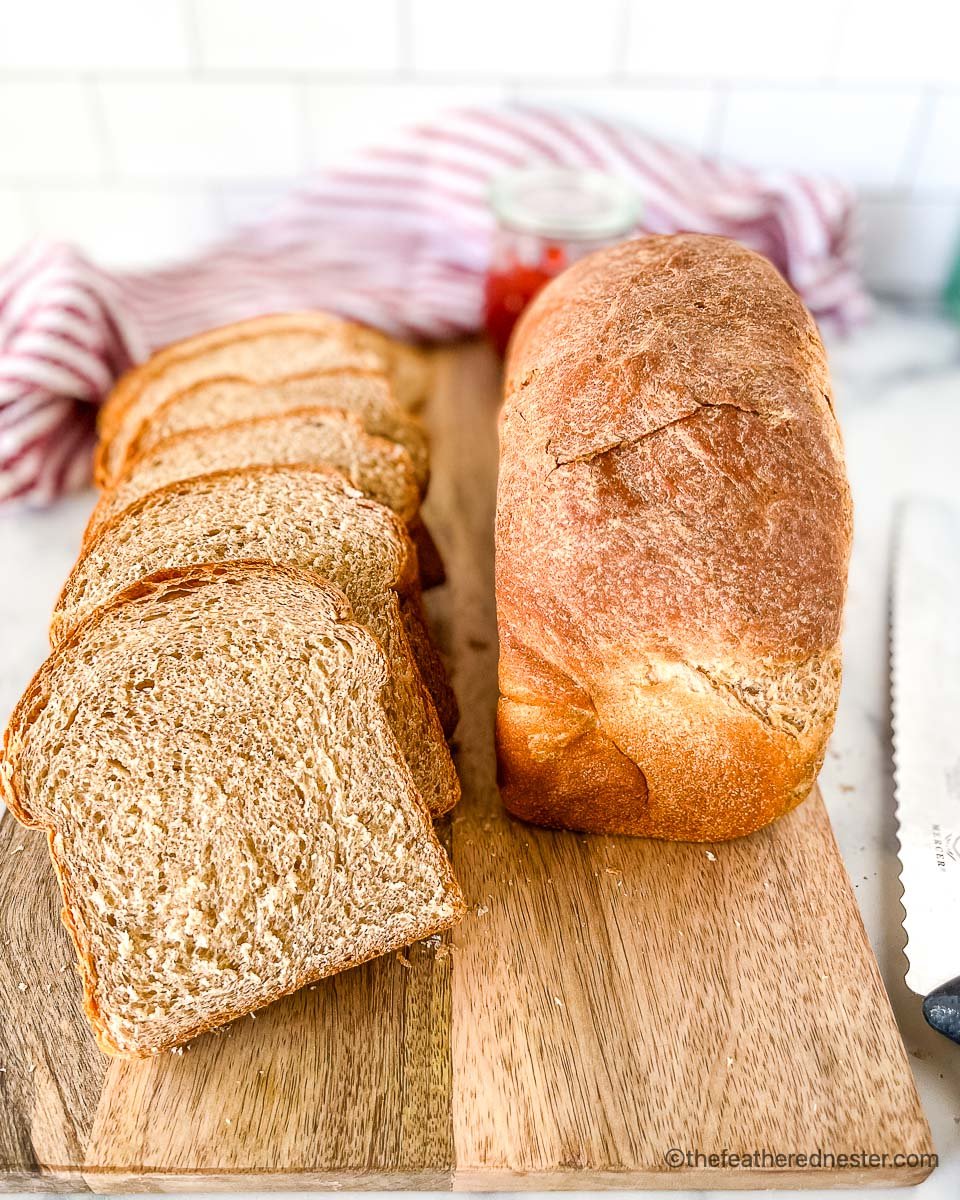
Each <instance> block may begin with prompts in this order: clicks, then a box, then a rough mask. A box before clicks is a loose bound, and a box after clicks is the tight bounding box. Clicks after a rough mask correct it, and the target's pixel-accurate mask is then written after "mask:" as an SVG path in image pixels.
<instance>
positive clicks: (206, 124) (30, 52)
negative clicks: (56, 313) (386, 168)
mask: <svg viewBox="0 0 960 1200" xmlns="http://www.w3.org/2000/svg"><path fill="white" fill-rule="evenodd" d="M958 47H960V2H958V0H911V3H910V4H909V5H908V6H904V5H903V4H902V3H895V2H894V0H841V3H839V4H837V3H836V2H835V0H807V3H806V4H805V6H804V8H803V11H802V13H800V12H798V10H796V8H795V7H793V8H791V7H790V6H787V5H782V4H772V3H770V0H724V3H722V4H721V3H719V2H718V0H671V3H669V4H666V5H653V4H651V3H650V2H649V0H563V2H562V3H558V2H557V0H484V2H483V3H480V0H351V2H350V3H349V4H333V3H325V2H323V0H268V2H267V3H266V4H264V3H261V2H260V0H151V2H148V3H139V4H138V3H133V2H131V0H28V2H24V0H21V2H20V3H14V2H12V0H11V2H10V3H3V2H2V0H0V257H3V256H4V255H6V254H7V253H9V251H10V250H11V249H12V248H13V247H15V246H16V245H18V244H19V243H20V242H21V241H22V240H23V239H25V238H28V237H31V236H34V235H37V234H42V235H51V236H62V237H68V238H72V239H74V240H76V241H78V242H79V243H80V244H81V245H82V246H83V247H84V248H86V249H87V250H88V251H89V252H90V253H92V254H94V255H95V256H96V257H97V258H99V259H100V260H101V261H104V262H107V263H111V264H118V265H119V264H125V263H130V264H141V263H143V262H146V261H160V260H163V259H167V258H170V257H174V256H176V255H178V254H184V253H187V252H189V251H190V250H191V249H193V248H195V247H196V246H197V245H198V244H201V243H202V242H203V241H204V240H205V239H207V238H208V237H214V236H217V235H218V234H219V233H221V232H223V231H224V230H225V229H226V228H227V226H228V225H231V224H235V223H238V222H242V221H246V220H250V219H253V218H254V217H256V216H257V215H259V214H260V213H261V212H263V211H264V210H265V209H266V208H268V207H270V206H271V205H272V203H273V202H274V201H275V200H276V199H277V198H278V197H279V196H281V195H282V194H283V193H284V192H285V191H286V190H287V188H288V187H289V186H290V184H291V181H293V180H295V179H298V178H301V177H302V176H303V175H304V174H306V173H308V172H309V171H310V170H311V169H316V168H319V167H322V166H323V165H326V164H329V163H334V162H337V161H339V160H342V159H343V158H344V157H345V156H346V155H349V153H350V152H351V151H352V150H353V149H355V148H357V147H359V146H363V145H365V144H370V143H374V142H377V141H380V140H382V139H385V138H389V137H390V136H391V135H392V134H393V132H394V131H395V130H397V129H399V128H400V127H402V126H405V125H407V124H411V123H417V122H420V121H423V120H427V119H429V118H430V117H432V116H433V115H435V114H436V113H438V112H440V111H442V110H443V109H445V108H450V107H455V106H463V105H473V104H490V103H496V102H497V101H499V100H501V99H504V98H507V97H510V98H516V99H520V100H526V101H531V102H536V103H542V104H555V105H568V106H573V107H575V108H577V109H580V110H585V111H587V112H597V113H601V114H610V115H614V116H619V117H622V118H625V119H627V120H630V121H633V122H634V123H636V124H637V125H639V126H641V127H642V128H644V129H647V130H648V131H649V132H650V133H652V134H654V135H655V136H658V137H662V138H666V139H670V140H673V141H676V142H678V143H680V144H683V145H686V146H690V147H693V148H695V149H699V150H703V151H705V152H708V153H720V154H724V155H728V156H731V157H733V158H735V159H740V160H742V161H744V162H748V163H756V164H766V165H773V166H782V167H793V168H796V169H798V170H807V171H815V172H820V173H826V174H831V175H836V176H838V177H840V178H842V179H844V180H846V181H847V182H848V183H850V184H851V185H852V186H854V187H855V188H858V189H860V190H861V191H863V192H864V193H865V201H864V229H863V248H864V256H865V267H866V271H867V276H868V278H869V279H870V280H871V281H872V282H874V283H875V284H876V285H877V286H878V287H881V286H882V287H883V288H884V289H886V290H897V289H898V288H899V289H901V290H905V291H908V292H912V293H918V292H927V291H931V290H934V289H935V288H936V287H937V286H939V284H940V282H941V281H942V279H943V278H944V276H945V274H946V270H947V267H948V262H947V260H948V259H949V257H950V253H951V246H950V243H951V238H952V234H953V229H954V222H955V221H956V220H957V214H958V213H960V49H958Z"/></svg>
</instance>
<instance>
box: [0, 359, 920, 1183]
mask: <svg viewBox="0 0 960 1200" xmlns="http://www.w3.org/2000/svg"><path fill="white" fill-rule="evenodd" d="M439 367H440V369H439V380H438V387H437V392H436V395H435V397H434V400H433V403H432V406H431V411H430V422H431V426H432V431H433V440H434V482H433V485H432V488H431V496H430V501H429V505H428V514H427V515H428V519H429V521H430V524H431V526H432V528H433V530H434V533H435V535H436V538H437V541H438V542H439V543H440V545H441V548H442V550H443V552H444V555H445V557H446V560H447V564H448V569H449V574H450V582H449V584H448V585H447V586H446V587H445V588H443V589H441V590H440V591H438V592H437V593H435V594H434V595H433V596H432V597H431V608H432V616H433V617H434V620H435V624H436V629H437V633H438V637H439V639H440V641H441V644H442V645H443V646H444V648H445V649H446V650H447V651H448V652H449V655H450V660H451V664H452V667H453V674H454V681H455V684H456V688H457V692H458V694H459V697H460V703H461V706H462V708H463V721H462V723H461V726H460V730H459V733H458V738H457V746H456V749H457V757H458V763H459V768H460V773H461V776H462V779H463V784H464V798H463V801H462V803H461V804H460V806H459V807H458V808H457V810H456V811H455V813H454V815H453V817H452V820H451V821H450V822H449V824H448V825H447V827H446V829H445V831H444V836H445V838H446V840H447V844H448V846H450V847H451V849H452V854H453V858H454V864H455V867H456V872H457V874H458V876H459V878H460V880H461V882H462V884H463V889H464V891H465V893H466V895H467V898H468V901H469V902H470V904H471V905H472V908H471V911H470V914H469V915H468V916H467V918H466V919H465V920H464V922H463V923H462V925H461V926H460V927H459V928H458V929H457V930H456V931H455V932H454V933H453V935H452V937H451V938H449V939H447V940H445V941H444V942H442V943H438V944H435V945H431V944H421V945H418V946H414V947H413V948H412V949H411V950H410V951H409V952H408V954H407V955H405V956H401V955H391V956H389V957H388V958H385V959H382V960H380V961H378V962H372V963H369V964H367V965H366V966H364V967H360V968H358V969H356V970H354V971H350V972H347V973H346V974H344V975H341V976H338V977H336V978H334V979H331V980H328V981H326V982H325V983H322V984H319V985H317V986H316V987H313V988H309V989H307V990H305V991H303V992H301V993H299V994H297V995H295V996H292V997H289V998H288V999H286V1000H284V1001H281V1002H280V1003H278V1004H275V1005H273V1006H272V1007H270V1008H269V1009H265V1010H264V1011H262V1012H261V1013H259V1014H258V1015H257V1017H256V1019H252V1018H247V1019H244V1020H242V1021H239V1022H237V1023H235V1024H234V1025H232V1026H230V1027H229V1028H228V1029H226V1030H225V1031H223V1032H221V1033H220V1034H219V1035H215V1034H210V1035H207V1036H206V1037H203V1038H200V1039H198V1040H197V1041H195V1042H194V1043H193V1044H192V1045H190V1046H189V1047H188V1048H187V1049H186V1050H185V1052H184V1053H182V1054H166V1055H163V1056H161V1057H159V1058H157V1059H155V1060H153V1061H151V1062H145V1063H143V1062H140V1063H133V1064H127V1063H122V1062H119V1061H110V1060H107V1059H105V1058H103V1057H102V1056H101V1055H100V1054H99V1053H98V1052H97V1050H96V1049H95V1048H94V1045H93V1040H92V1038H91V1037H90V1034H89V1032H88V1030H87V1027H86V1024H85V1022H84V1020H83V1018H82V1015H81V1012H80V1006H79V1001H78V988H77V982H76V977H75V974H74V970H73V955H72V950H71V948H70V946H69V943H68V939H67V935H66V933H65V932H64V930H63V929H62V927H61V925H60V921H59V898H58V895H57V892H56V888H55V886H54V881H53V876H52V874H51V871H50V870H49V867H48V864H47V861H46V858H47V856H46V847H45V845H44V839H43V838H42V837H41V836H40V835H38V834H36V833H32V832H30V831H26V830H23V829H21V828H20V827H19V826H17V825H16V824H15V823H14V822H13V821H12V820H11V819H10V818H9V817H5V818H4V821H3V825H2V829H0V922H2V927H0V1005H2V1013H3V1020H2V1025H0V1186H3V1187H5V1188H6V1189H11V1190H19V1189H44V1190H57V1189H60V1190H70V1191H78V1190H82V1189H84V1188H89V1189H91V1190H99V1191H120V1192H122V1191H142V1190H148V1189H165V1190H177V1189H178V1190H183V1189H185V1188H192V1189H195V1190H198V1191H208V1190H210V1189H212V1188H228V1187H229V1188H241V1187H242V1188H247V1189H249V1188H278V1189H281V1188H282V1189H290V1188H315V1189H327V1188H330V1189H332V1188H394V1187H398V1188H400V1187H402V1188H429V1189H450V1188H454V1189H457V1190H466V1189H477V1190H481V1189H482V1190H494V1189H508V1190H517V1189H536V1188H564V1189H585V1190H586V1189H596V1188H721V1187H777V1186H780V1187H829V1186H843V1185H849V1186H857V1185H866V1184H885V1183H886V1184H891V1183H894V1184H908V1183H916V1182H917V1181H918V1180H920V1179H922V1178H923V1177H924V1176H925V1175H926V1174H928V1172H929V1166H928V1165H924V1164H923V1163H922V1162H919V1161H917V1160H911V1163H910V1165H905V1166H899V1165H895V1163H894V1156H895V1155H898V1154H899V1155H916V1156H920V1155H924V1154H929V1152H930V1151H931V1148H932V1147H931V1143H930V1133H929V1129H928V1127H927V1123H926V1121H925V1119H924V1116H923V1113H922V1111H921V1108H920V1104H919V1101H918V1098H917V1093H916V1090H915V1087H914V1083H913V1078H912V1076H911V1073H910V1069H909V1067H908V1065H907V1059H906V1056H905V1054H904V1048H903V1044H902V1042H901V1039H900V1036H899V1034H898V1032H897V1027H896V1025H895V1023H894V1019H893V1016H892V1014H891V1011H890V1007H889V1004H888V1002H887V997H886V995H885V993H884V990H883V987H882V984H881V982H880V977H879V974H878V971H877V966H876V963H875V961H874V958H873V955H872V953H871V950H870V947H869V944H868V942H867V938H866V936H865V933H864V929H863V924H862V922H861V920H860V915H859V913H858V911H857V906H856V903H855V901H854V897H853V893H852V891H851V889H850V885H849V882H848V880H847V878H846V875H845V873H844V869H843V864H842V862H841V860H840V855H839V853H838V851H837V846H836V843H835V841H834V838H833V834H832V832H831V829H830V824H829V821H828V819H827V815H826V812H825V810H824V807H823V804H822V801H821V799H820V797H819V795H814V796H813V797H812V798H811V799H810V800H809V801H808V802H807V803H806V804H804V805H803V806H802V807H801V808H800V809H799V810H798V811H796V812H795V813H793V814H792V815H790V816H788V817H786V818H785V819H784V820H782V821H780V822H778V823H777V824H776V825H775V826H773V827H772V828H771V829H768V830H765V831H763V832H762V833H760V834H758V835H755V836H754V837H751V838H748V839H746V840H741V841H739V842H734V843H728V844H725V845H717V846H711V847H706V846H690V845H668V844H662V843H652V842H644V841H637V840H631V839H623V838H615V837H584V836H578V835H573V834H561V833H551V832H547V831H544V830H537V829H533V828H530V827H528V826H525V825H521V824H519V823H516V822H514V821H512V820H510V819H508V818H507V817H505V816H504V814H503V812H502V810H501V809H500V806H499V802H498V798H497V792H496V786H495V763H494V752H493V740H492V724H493V713H494V705H495V699H496V659H497V644H496V628H495V618H494V600H493V582H492V542H493V535H492V530H493V506H494V487H495V475H496V432H495V417H496V408H497V402H498V391H499V381H498V378H497V371H496V367H495V365H494V363H493V361H492V359H491V357H490V356H489V355H488V353H487V352H486V351H485V350H484V349H483V348H482V347H480V346H467V347H464V348H460V349H457V350H452V351H447V352H444V353H443V354H442V355H440V364H439ZM861 802H862V803H864V804H871V803H873V802H874V799H873V797H870V796H864V797H862V799H861ZM818 1151H819V1152H822V1153H823V1154H824V1155H827V1156H829V1155H834V1156H839V1155H863V1154H872V1155H876V1156H877V1158H876V1160H873V1161H872V1164H871V1163H864V1162H863V1161H862V1160H861V1164H860V1165H856V1166H838V1165H833V1164H831V1160H830V1158H829V1157H826V1158H824V1159H823V1160H822V1161H821V1162H820V1164H819V1165H813V1166H799V1165H797V1164H796V1162H795V1161H794V1162H790V1161H788V1160H787V1158H786V1157H783V1158H781V1159H780V1160H779V1162H778V1160H777V1159H776V1158H775V1157H774V1156H777V1155H782V1156H787V1155H790V1154H794V1155H797V1154H815V1153H816V1152H818ZM724 1152H726V1154H727V1160H726V1161H724V1160H723V1159H722V1157H721V1156H722V1155H723V1153H724ZM754 1153H756V1154H758V1155H760V1156H761V1157H760V1158H759V1160H758V1162H759V1165H754V1166H738V1165H731V1162H730V1155H732V1154H754ZM688 1154H689V1155H690V1156H691V1157H690V1158H689V1159H688V1158H687V1157H686V1156H687V1155H688ZM764 1155H766V1156H767V1157H763V1156H764ZM883 1155H886V1156H887V1158H886V1162H885V1163H882V1162H881V1158H880V1156H883ZM679 1156H682V1161H681V1164H680V1165H674V1161H673V1160H674V1159H676V1158H677V1157H679ZM710 1156H716V1157H714V1158H711V1157H710Z"/></svg>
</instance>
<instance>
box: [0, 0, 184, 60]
mask: <svg viewBox="0 0 960 1200" xmlns="http://www.w3.org/2000/svg"><path fill="white" fill-rule="evenodd" d="M188 5H189V0H163V2H162V3H157V2H156V0H154V2H152V3H146V4H142V3H141V4H138V3H131V0H14V2H12V3H6V4H4V5H3V7H2V10H0V70H13V71H28V70H39V71H82V72H89V71H113V70H118V69H119V70H124V71H138V70H173V71H180V70H184V69H186V68H187V67H189V66H190V49H189V36H188V28H189V25H188V22H189V19H190V12H189V7H188Z"/></svg>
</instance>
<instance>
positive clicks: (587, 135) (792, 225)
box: [0, 106, 867, 503]
mask: <svg viewBox="0 0 960 1200" xmlns="http://www.w3.org/2000/svg"><path fill="white" fill-rule="evenodd" d="M547 164H549V165H557V166H565V167H592V168H596V169H599V170H603V171H607V172H610V173H613V174H616V175H619V176H621V177H623V178H624V179H626V180H628V181H629V182H630V183H632V185H633V186H634V187H635V188H636V190H637V191H638V193H639V194H640V196H641V197H642V198H643V202H644V210H643V217H642V221H641V224H640V227H639V230H640V231H645V232H653V233H672V232H676V231H678V230H694V231H699V232H709V233H719V234H726V235H728V236H730V237H735V238H738V239H739V240H740V241H742V242H744V243H745V244H747V245H749V246H752V247H753V248H754V249H756V250H759V251H760V252H761V253H763V254H766V255H767V256H768V257H769V258H770V259H772V260H773V262H774V263H775V264H776V265H777V267H779V269H780V270H781V271H782V272H783V274H784V275H785V276H786V278H787V279H789V281H790V282H791V283H792V284H793V286H794V287H795V288H796V289H797V291H798V292H799V293H800V295H801V296H802V297H803V299H804V300H805V301H806V303H807V305H808V306H809V308H810V309H811V310H812V312H813V313H814V315H815V316H816V317H817V318H818V319H819V320H821V321H824V322H828V323H831V324H833V325H834V326H840V327H848V326H851V325H853V324H855V323H856V322H857V321H858V320H859V319H860V318H861V317H862V316H863V315H864V313H865V311H866V306H867V301H866V297H865V295H864V292H863V290H862V287H861V284H860V281H859V279H858V276H857V273H856V270H855V268H854V264H853V258H852V247H851V223H852V214H853V205H852V200H851V197H850V195H849V193H848V192H847V191H846V189H844V188H842V187H840V186H838V185H836V184H834V183H830V182H826V181H823V180H813V179H810V178H805V177H802V176H799V175H793V174H788V173H785V172H770V171H755V170H746V169H744V168H741V167H737V166H733V165H730V164H726V163H717V162H713V161H711V160H709V159H706V158H704V157H702V156H700V155H697V154H693V153H691V152H689V151H686V150H679V149H677V148H675V147H670V146H666V145H664V144H663V143H662V142H659V141H656V140H654V139H652V138H650V137H647V136H646V135H645V134H643V133H642V132H640V131H639V130H638V129H636V128H634V127H632V126H630V125H629V124H626V123H622V122H617V121H611V120H607V119H603V118H600V117H596V116H592V115H588V114H585V113H575V112H567V111H563V112H561V111H557V110H551V109H541V108H531V107H526V106H524V107H507V108H499V109H487V110H464V111H457V112H452V113H450V114H449V115H447V116H446V117H444V118H443V119H440V120H438V121H436V122H435V123H433V124H428V125H424V126H422V127H419V128H417V129H414V130H411V131H410V132H409V133H407V134H405V135H403V136H402V137H399V138H398V139H397V140H395V141H394V142H393V143H392V144H390V145H387V146H383V147H381V148H379V149H374V150H369V151H366V152H364V153H363V154H362V155H360V156H358V157H357V158H356V159H355V160H354V161H353V162H352V163H351V164H350V165H349V166H345V167H343V168H341V169H337V170H328V171H325V172H323V173H321V174H320V175H319V176H317V177H316V178H314V179H313V180H312V181H311V183H310V184H309V185H308V186H306V187H304V188H303V189H302V190H301V191H298V192H297V193H296V194H294V195H293V196H291V197H290V199H289V200H287V201H286V202H285V203H283V204H282V205H281V206H280V207H279V208H278V210H277V211H275V212H274V213H273V214H271V215H270V216H269V217H268V218H266V219H264V220H263V221H262V222H261V223H259V224H255V225H253V226H251V227H249V228H246V229H243V230H240V231H238V232H237V233H236V234H235V235H233V236H231V237H230V238H229V239H228V240H226V241H224V242H222V243H220V244H219V245H217V246H214V247H212V248H211V249H210V250H209V251H208V252H207V253H205V254H202V255H201V256H199V257H198V258H196V259H194V260H193V261H191V262H187V263H184V264H182V265H179V266H175V267H172V268H168V269H164V270H153V271H147V272H136V273H117V272H108V271H103V270H101V269H100V268H98V267H96V266H94V265H93V264H92V263H90V262H88V261H87V260H86V259H85V258H84V257H83V256H82V255H81V254H79V253H78V252H77V251H75V250H73V249H72V248H70V247H69V246H62V245H37V246H32V247H30V248H29V249H27V250H25V251H24V252H23V253H22V254H20V255H19V256H18V257H17V258H15V259H14V260H13V261H12V262H11V263H9V264H8V265H7V266H6V267H5V269H4V270H3V271H2V272H0V503H9V502H11V501H14V500H19V501H26V502H33V503H42V502H46V501H49V500H50V499H52V498H53V497H55V496H57V495H58V494H60V493H62V492H63V491H66V490H68V489H70V488H73V487H77V486H80V485H82V484H83V483H85V482H86V481H87V480H88V478H89V472H90V456H91V450H92V445H93V436H94V435H93V419H94V409H95V406H96V405H97V404H98V403H99V402H100V401H101V400H102V399H103V397H104V395H105V394H106V392H107V391H108V390H109V388H110V385H111V383H112V382H113V380H114V379H115V378H116V377H117V375H118V374H119V373H120V372H121V371H123V370H124V369H125V368H126V367H128V366H129V365H131V364H132V363H134V362H137V361H139V360H140V359H142V358H143V357H145V356H146V355H147V354H148V353H149V352H150V351H151V350H152V349H154V348H155V347H157V346H161V345H164V344H165V343H167V342H170V341H173V340H175V339H177V338H181V337H185V336H187V335H189V334H192V333H195V332H197V331H199V330H202V329H205V328H209V327H212V326H216V325H222V324H224V323H226V322H229V321H233V320H238V319H240V318H243V317H249V316H253V315H256V314H258V313H265V312H278V311H283V310H286V309H298V308H321V309H329V310H331V311H333V312H337V313H341V314H343V315H344V316H347V317H351V318H353V319H355V320H358V321H363V322H365V323H367V324H370V325H374V326H377V327H378V328H380V329H383V330H385V331H387V332H389V333H393V334H397V335H400V336H407V337H415V338H424V339H439V338H447V337H452V336H455V335H457V334H462V333H466V332H471V331H474V330H477V329H478V328H479V327H480V324H481V313H482V299H483V281H484V276H485V273H486V269H487V263H488V261H489V257H490V252H491V244H492V234H493V229H494V220H493V216H492V214H491V212H490V209H489V206H488V204H487V192H488V188H489V185H490V183H491V181H492V180H493V179H494V178H496V177H497V176H498V175H500V174H502V173H503V172H504V171H506V170H509V169H513V168H518V167H524V166H533V165H547Z"/></svg>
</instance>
